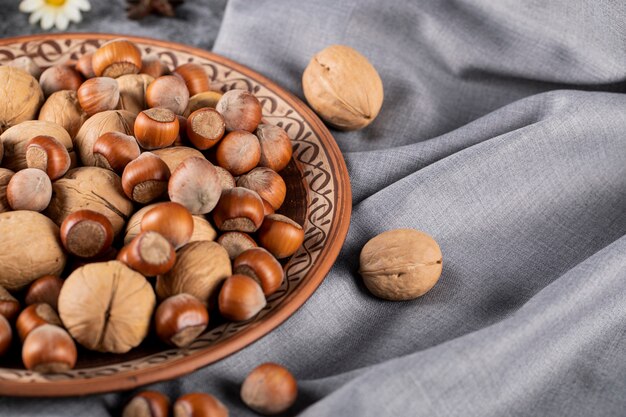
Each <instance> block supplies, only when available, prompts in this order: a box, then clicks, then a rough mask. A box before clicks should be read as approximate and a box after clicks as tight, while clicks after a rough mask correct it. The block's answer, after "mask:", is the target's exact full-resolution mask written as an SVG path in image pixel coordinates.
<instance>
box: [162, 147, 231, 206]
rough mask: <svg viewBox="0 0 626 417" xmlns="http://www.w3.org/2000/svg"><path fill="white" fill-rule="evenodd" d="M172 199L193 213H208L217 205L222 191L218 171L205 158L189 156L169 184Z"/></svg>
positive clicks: (179, 166) (168, 188)
mask: <svg viewBox="0 0 626 417" xmlns="http://www.w3.org/2000/svg"><path fill="white" fill-rule="evenodd" d="M167 192H168V194H169V197H170V200H171V201H173V202H175V203H179V204H181V205H183V206H185V207H186V208H187V210H189V211H190V212H191V213H192V214H206V213H208V212H210V211H211V210H213V208H214V207H215V206H216V205H217V202H218V200H219V199H220V195H221V192H222V188H221V186H220V183H219V178H218V175H217V171H216V170H215V167H214V166H213V164H212V163H210V162H209V161H207V160H206V159H204V158H196V157H192V158H187V159H185V160H184V161H183V162H181V163H180V164H179V165H178V167H177V168H176V170H175V171H174V172H173V173H172V176H171V178H170V180H169V183H168V185H167Z"/></svg>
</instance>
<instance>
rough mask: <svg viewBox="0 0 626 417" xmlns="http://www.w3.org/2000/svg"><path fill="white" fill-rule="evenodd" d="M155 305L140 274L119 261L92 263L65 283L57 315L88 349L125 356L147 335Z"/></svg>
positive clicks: (148, 288)
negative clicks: (125, 353)
mask: <svg viewBox="0 0 626 417" xmlns="http://www.w3.org/2000/svg"><path fill="white" fill-rule="evenodd" d="M155 303H156V300H155V297H154V291H153V290H152V287H151V286H150V284H149V283H148V281H147V280H146V279H145V278H144V277H143V276H142V275H141V274H140V273H138V272H135V271H133V270H132V269H130V268H128V267H127V266H126V265H124V264H123V263H121V262H118V261H110V262H106V263H91V264H88V265H85V266H83V267H81V268H78V269H77V270H75V271H74V272H72V274H71V275H70V276H69V277H68V278H67V279H66V280H65V284H63V288H61V295H60V296H59V314H60V316H61V320H63V324H64V326H65V328H67V330H68V331H69V332H70V334H71V335H72V337H73V338H74V339H75V340H76V341H77V342H78V343H80V344H81V345H83V346H84V347H86V348H87V349H91V350H97V351H99V352H112V353H124V352H128V351H129V350H130V349H132V348H134V347H136V346H138V345H139V344H140V343H141V341H142V340H143V339H144V338H145V337H146V335H147V334H148V329H149V326H150V317H151V316H152V312H153V310H154V305H155Z"/></svg>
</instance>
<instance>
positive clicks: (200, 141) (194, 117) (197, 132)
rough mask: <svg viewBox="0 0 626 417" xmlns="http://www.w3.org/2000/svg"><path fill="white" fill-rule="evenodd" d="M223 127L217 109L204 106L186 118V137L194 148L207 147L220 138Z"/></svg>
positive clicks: (214, 143) (213, 144)
mask: <svg viewBox="0 0 626 417" xmlns="http://www.w3.org/2000/svg"><path fill="white" fill-rule="evenodd" d="M225 127H226V125H225V123H224V117H222V115H221V114H219V113H218V112H217V110H215V109H210V108H208V107H204V108H201V109H198V110H196V111H194V112H193V113H191V114H190V115H189V117H188V118H187V137H188V138H189V141H190V142H191V143H192V144H193V146H195V147H196V148H198V149H201V150H205V149H209V148H211V147H212V146H215V145H216V144H217V143H218V142H219V140H220V139H222V136H224V131H225Z"/></svg>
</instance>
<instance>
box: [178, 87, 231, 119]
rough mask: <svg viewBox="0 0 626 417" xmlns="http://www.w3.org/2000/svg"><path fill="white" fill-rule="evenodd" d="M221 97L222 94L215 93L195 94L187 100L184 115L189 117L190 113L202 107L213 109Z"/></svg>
mask: <svg viewBox="0 0 626 417" xmlns="http://www.w3.org/2000/svg"><path fill="white" fill-rule="evenodd" d="M221 97H222V93H219V92H217V91H205V92H203V93H198V94H195V95H193V96H191V98H190V99H189V104H188V105H187V110H185V113H184V115H185V116H189V115H190V114H191V113H193V112H195V111H196V110H198V109H201V108H203V107H210V108H212V109H214V108H215V106H217V102H218V101H220V98H221Z"/></svg>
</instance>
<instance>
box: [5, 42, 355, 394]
mask: <svg viewBox="0 0 626 417" xmlns="http://www.w3.org/2000/svg"><path fill="white" fill-rule="evenodd" d="M118 38H125V39H128V40H131V41H134V42H138V43H144V44H149V45H155V46H159V47H162V48H169V49H173V50H177V51H180V52H184V53H188V54H192V55H195V56H200V57H203V58H206V59H209V60H211V61H214V62H217V63H220V64H223V65H226V66H229V67H231V68H233V69H235V70H236V71H238V72H240V73H242V74H243V75H245V76H246V77H249V78H252V79H254V80H255V81H258V82H259V83H262V84H264V86H265V87H267V88H268V89H269V90H271V91H272V92H274V93H275V94H276V95H278V96H279V97H280V98H281V99H283V100H284V101H285V102H286V103H287V104H288V105H290V106H291V107H292V108H293V109H295V110H296V111H297V112H298V113H300V114H301V115H302V116H303V117H304V119H305V120H306V121H307V122H308V123H309V124H310V126H311V129H312V130H313V131H314V132H315V133H316V134H318V135H319V137H320V138H321V139H322V140H323V141H324V144H325V145H327V146H325V148H326V150H327V154H328V160H329V163H330V164H331V165H334V168H335V172H336V173H337V174H338V175H334V176H333V182H334V183H335V190H336V195H337V199H336V201H337V204H336V213H337V215H336V216H335V217H334V219H333V223H332V225H331V228H330V233H329V237H328V242H333V243H332V244H330V245H326V246H325V247H324V248H323V249H322V251H321V252H320V254H319V256H318V258H317V259H318V262H319V263H317V264H316V265H314V266H313V267H312V270H311V271H309V273H310V274H311V275H312V276H311V278H310V279H308V280H307V281H306V282H302V283H301V284H300V285H299V286H298V288H297V289H296V290H295V291H294V292H293V293H291V294H289V295H288V296H287V297H286V298H285V300H283V303H282V305H281V306H280V308H279V309H276V310H274V311H272V312H269V313H268V314H267V315H266V316H265V317H264V318H263V320H262V321H261V322H259V323H254V324H252V325H250V326H249V327H247V328H246V329H244V330H242V331H240V332H239V333H237V334H236V335H234V336H232V337H231V338H228V339H227V340H224V341H220V342H218V343H217V344H215V345H212V346H211V347H210V350H209V351H204V350H199V351H197V352H194V353H191V354H190V355H188V356H184V357H182V358H180V359H177V360H175V361H174V362H172V363H166V364H159V365H156V366H154V367H150V368H143V369H136V370H132V371H128V372H121V373H117V374H113V375H107V376H101V377H95V378H90V379H85V378H76V379H71V380H57V381H48V382H37V381H32V382H17V381H10V380H0V395H10V396H16V397H68V396H81V395H89V394H101V393H109V392H116V391H123V390H130V389H134V388H137V387H140V386H143V385H147V384H153V383H157V382H161V381H165V380H171V379H174V378H179V377H181V376H184V375H187V374H190V373H192V372H194V371H196V370H198V369H200V368H203V367H206V366H208V365H210V364H212V363H215V362H217V361H219V360H221V359H224V358H226V357H228V356H230V355H232V354H234V353H236V352H238V351H240V350H241V349H243V348H244V347H246V346H249V345H251V344H252V343H254V342H256V341H257V340H260V339H261V338H263V337H264V336H265V335H267V334H268V333H270V332H271V331H272V330H274V329H275V328H277V327H278V326H279V325H281V324H282V323H283V322H284V321H286V320H287V319H288V318H289V317H291V316H292V315H293V314H294V313H295V312H296V310H298V309H299V308H300V307H301V306H302V305H304V303H305V302H306V301H307V300H308V299H309V297H311V295H313V293H314V292H315V290H316V289H317V288H318V287H319V286H320V284H321V283H322V281H323V280H324V279H325V278H326V276H327V275H328V272H329V271H330V269H331V268H332V266H333V265H334V263H335V261H336V259H337V257H338V256H339V253H340V252H341V249H342V247H343V244H344V242H345V239H346V237H347V234H348V229H349V226H350V219H351V212H352V190H351V186H350V179H349V175H348V169H347V166H346V163H345V160H344V158H343V154H342V153H341V151H340V150H339V146H338V145H337V142H336V141H335V139H334V137H333V136H332V134H331V133H330V131H329V130H328V128H327V127H326V126H325V125H324V123H323V122H322V121H321V120H320V119H319V117H318V116H317V115H316V114H315V113H314V112H313V110H311V109H310V108H309V107H308V106H307V105H306V104H305V103H304V102H302V100H300V99H299V98H298V97H296V96H295V95H294V94H293V93H291V92H290V91H288V90H286V89H284V88H283V87H281V86H280V85H279V84H278V83H276V82H275V81H273V80H270V79H269V78H267V77H266V76H264V75H263V74H261V73H259V72H256V71H254V70H253V69H251V68H249V67H247V66H245V65H243V64H240V63H239V62H237V61H234V60H232V59H230V58H226V57H224V56H222V55H219V54H216V53H214V52H211V51H207V50H204V49H201V48H198V47H195V46H190V45H186V44H182V43H178V42H171V41H165V40H161V39H155V38H150V37H144V36H134V35H126V34H111V33H97V32H73V33H54V34H33V35H23V36H15V37H7V38H2V39H0V46H4V45H9V44H14V43H25V42H30V41H37V40H50V39H54V40H59V39H60V40H66V39H98V40H111V39H118ZM227 342H228V343H227ZM172 365H175V366H172ZM86 381H87V382H88V383H86Z"/></svg>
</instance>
